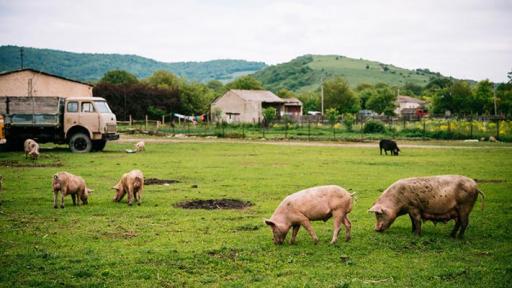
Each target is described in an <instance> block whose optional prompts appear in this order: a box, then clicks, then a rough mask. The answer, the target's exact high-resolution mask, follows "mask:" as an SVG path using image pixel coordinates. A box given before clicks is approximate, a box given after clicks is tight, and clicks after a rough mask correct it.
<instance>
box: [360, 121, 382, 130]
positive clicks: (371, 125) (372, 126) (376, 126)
mask: <svg viewBox="0 0 512 288" xmlns="http://www.w3.org/2000/svg"><path fill="white" fill-rule="evenodd" d="M363 132H364V133H384V132H386V127H385V126H384V123H382V122H381V121H378V120H370V121H368V122H366V124H364V129H363Z"/></svg>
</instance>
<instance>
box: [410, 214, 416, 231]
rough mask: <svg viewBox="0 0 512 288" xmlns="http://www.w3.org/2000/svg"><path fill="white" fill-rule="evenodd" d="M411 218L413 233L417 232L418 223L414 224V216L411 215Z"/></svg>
mask: <svg viewBox="0 0 512 288" xmlns="http://www.w3.org/2000/svg"><path fill="white" fill-rule="evenodd" d="M409 218H411V224H412V231H411V232H412V233H414V232H416V223H414V218H412V215H411V214H409Z"/></svg>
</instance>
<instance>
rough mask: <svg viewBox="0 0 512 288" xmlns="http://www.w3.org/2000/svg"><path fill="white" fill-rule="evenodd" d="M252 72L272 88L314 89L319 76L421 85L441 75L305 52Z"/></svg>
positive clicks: (360, 81)
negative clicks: (281, 62)
mask: <svg viewBox="0 0 512 288" xmlns="http://www.w3.org/2000/svg"><path fill="white" fill-rule="evenodd" d="M253 76H254V77H255V78H256V79H258V80H259V81H261V82H262V83H263V85H264V86H265V87H266V88H268V89H271V90H273V91H278V90H279V89H281V88H287V89H289V90H292V91H299V90H311V89H317V88H318V87H319V86H320V82H321V79H322V78H328V77H331V76H342V77H343V78H345V79H346V80H347V81H348V83H349V84H350V86H352V87H356V86H357V85H359V84H362V83H368V84H376V83H379V82H383V83H386V84H389V85H392V86H403V85H405V84H406V83H413V84H417V85H421V86H424V85H425V84H427V83H428V81H429V80H430V79H431V77H442V75H441V74H439V73H433V72H430V71H429V70H428V69H416V70H408V69H404V68H400V67H396V66H394V65H390V64H383V63H379V62H375V61H369V60H363V59H354V58H349V57H345V56H338V55H305V56H301V57H297V58H295V59H293V60H292V61H290V62H287V63H283V64H277V65H272V66H268V67H266V68H264V69H262V70H260V71H258V72H256V73H254V74H253Z"/></svg>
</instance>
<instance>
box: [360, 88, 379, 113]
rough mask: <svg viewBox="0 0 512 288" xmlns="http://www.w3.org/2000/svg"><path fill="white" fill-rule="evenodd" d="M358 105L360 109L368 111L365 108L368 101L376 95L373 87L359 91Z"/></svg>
mask: <svg viewBox="0 0 512 288" xmlns="http://www.w3.org/2000/svg"><path fill="white" fill-rule="evenodd" d="M358 95H359V105H360V106H361V109H369V108H368V107H367V103H368V99H370V98H372V97H375V96H376V95H377V90H375V88H374V87H373V86H369V87H366V88H364V89H362V90H359V93H358Z"/></svg>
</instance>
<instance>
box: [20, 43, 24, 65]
mask: <svg viewBox="0 0 512 288" xmlns="http://www.w3.org/2000/svg"><path fill="white" fill-rule="evenodd" d="M20 64H21V68H20V69H23V47H20Z"/></svg>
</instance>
